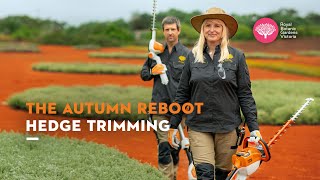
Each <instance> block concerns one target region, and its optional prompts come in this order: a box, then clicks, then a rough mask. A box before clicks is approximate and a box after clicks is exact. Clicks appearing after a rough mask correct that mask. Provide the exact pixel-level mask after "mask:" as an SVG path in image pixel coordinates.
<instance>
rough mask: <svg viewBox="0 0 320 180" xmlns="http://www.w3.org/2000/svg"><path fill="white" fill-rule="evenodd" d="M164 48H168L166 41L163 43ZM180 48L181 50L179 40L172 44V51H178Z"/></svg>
mask: <svg viewBox="0 0 320 180" xmlns="http://www.w3.org/2000/svg"><path fill="white" fill-rule="evenodd" d="M164 49H165V50H168V44H167V43H166V44H165V47H164ZM180 50H182V44H181V43H180V41H178V43H177V44H175V45H174V46H173V48H172V52H174V51H176V52H179V51H180ZM172 52H171V53H172Z"/></svg>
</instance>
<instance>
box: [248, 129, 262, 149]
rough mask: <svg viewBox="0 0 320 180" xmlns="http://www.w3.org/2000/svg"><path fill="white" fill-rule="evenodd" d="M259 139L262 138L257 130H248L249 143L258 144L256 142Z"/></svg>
mask: <svg viewBox="0 0 320 180" xmlns="http://www.w3.org/2000/svg"><path fill="white" fill-rule="evenodd" d="M260 139H262V136H261V134H260V131H259V130H254V131H251V132H250V138H249V140H248V141H249V142H250V143H254V144H256V145H258V144H259V143H258V142H259V140H260Z"/></svg>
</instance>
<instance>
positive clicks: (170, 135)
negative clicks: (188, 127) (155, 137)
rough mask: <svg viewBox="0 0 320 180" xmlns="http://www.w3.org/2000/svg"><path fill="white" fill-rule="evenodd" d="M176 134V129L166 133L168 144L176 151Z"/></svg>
mask: <svg viewBox="0 0 320 180" xmlns="http://www.w3.org/2000/svg"><path fill="white" fill-rule="evenodd" d="M177 133H178V129H172V128H170V129H169V131H168V142H169V144H170V146H171V147H173V148H174V149H178V148H179V143H180V142H179V139H178V137H177Z"/></svg>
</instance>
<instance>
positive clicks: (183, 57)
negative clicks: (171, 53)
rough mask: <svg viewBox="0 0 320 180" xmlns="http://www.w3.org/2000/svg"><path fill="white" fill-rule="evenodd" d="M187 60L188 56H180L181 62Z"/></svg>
mask: <svg viewBox="0 0 320 180" xmlns="http://www.w3.org/2000/svg"><path fill="white" fill-rule="evenodd" d="M185 60H186V57H185V56H179V62H180V63H181V64H184V61H185Z"/></svg>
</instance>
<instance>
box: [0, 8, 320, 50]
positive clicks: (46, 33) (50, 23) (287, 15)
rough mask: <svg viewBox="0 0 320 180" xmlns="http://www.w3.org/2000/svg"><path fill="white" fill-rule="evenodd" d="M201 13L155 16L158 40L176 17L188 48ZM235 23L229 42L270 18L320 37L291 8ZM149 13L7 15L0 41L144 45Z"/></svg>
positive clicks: (319, 28)
mask: <svg viewBox="0 0 320 180" xmlns="http://www.w3.org/2000/svg"><path fill="white" fill-rule="evenodd" d="M200 13H201V12H199V11H193V12H184V11H181V10H178V9H169V10H167V11H164V12H159V13H158V14H157V21H156V22H157V24H156V27H157V28H158V33H157V38H159V40H161V38H162V33H161V31H162V29H161V20H162V19H163V18H164V17H165V16H168V15H170V16H176V17H178V18H179V19H180V21H181V24H182V31H181V34H180V39H181V41H183V43H184V44H187V45H192V44H193V43H194V42H195V41H196V40H197V38H198V33H197V32H196V31H195V30H194V29H193V28H192V26H191V24H190V18H191V17H192V16H194V15H198V14H200ZM232 15H233V16H234V17H235V18H236V19H237V21H238V23H239V30H238V32H237V34H236V35H235V37H234V38H233V41H237V40H243V41H245V40H254V37H253V34H252V27H253V25H254V23H255V22H256V21H257V20H258V19H260V18H262V17H269V18H272V19H274V20H275V21H276V22H277V23H278V25H279V24H280V22H291V23H292V25H293V26H294V27H296V28H297V31H298V33H299V35H298V37H315V36H316V37H319V36H320V14H318V13H315V12H312V13H309V14H307V15H306V16H304V17H302V16H300V15H299V14H298V12H297V11H296V10H294V9H279V10H277V11H274V12H270V13H267V14H263V15H260V14H256V13H252V14H245V15H239V14H232ZM151 17H152V16H151V14H149V13H139V12H135V13H133V14H132V15H131V18H130V19H129V20H128V21H125V20H123V19H117V20H114V21H104V22H88V23H84V24H81V25H79V26H70V25H68V24H66V23H64V22H58V21H54V20H47V19H45V20H44V19H38V18H32V17H28V16H8V17H5V18H2V19H0V40H1V41H10V40H12V41H30V42H35V43H41V44H61V45H83V44H94V45H99V46H122V45H146V44H147V43H148V41H149V39H150V38H151V33H150V27H151Z"/></svg>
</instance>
